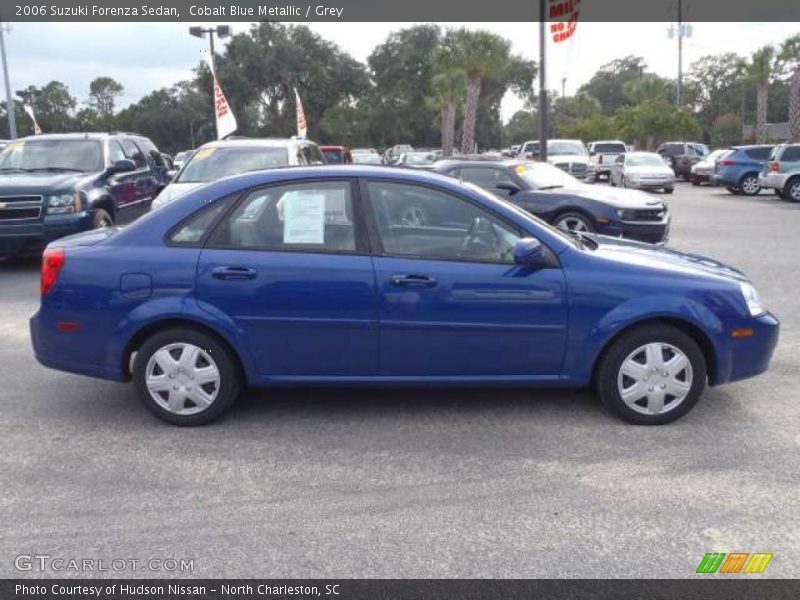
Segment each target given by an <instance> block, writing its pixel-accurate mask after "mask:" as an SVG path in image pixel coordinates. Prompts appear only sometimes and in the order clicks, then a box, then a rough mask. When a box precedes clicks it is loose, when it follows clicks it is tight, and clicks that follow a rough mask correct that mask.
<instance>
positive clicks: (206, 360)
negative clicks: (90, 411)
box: [133, 328, 241, 425]
mask: <svg viewBox="0 0 800 600" xmlns="http://www.w3.org/2000/svg"><path fill="white" fill-rule="evenodd" d="M133 380H134V384H135V386H136V391H137V393H138V395H139V398H140V400H141V401H142V402H143V403H144V405H145V407H147V409H148V410H149V411H150V412H152V413H153V414H155V415H156V416H157V417H159V418H160V419H163V420H164V421H167V422H168V423H172V424H173V425H205V424H207V423H210V422H211V421H213V420H215V419H217V418H218V417H219V416H220V415H222V413H224V412H225V411H226V410H228V409H229V408H230V407H231V406H232V405H233V403H234V402H235V401H236V399H237V397H238V396H239V390H240V387H241V376H240V375H239V369H238V368H237V364H236V360H235V358H234V356H233V355H232V354H231V352H230V351H229V350H228V349H227V348H226V347H225V346H224V345H222V344H220V343H219V342H218V341H217V340H216V339H215V338H214V337H212V336H210V335H208V334H206V333H203V332H201V331H197V330H195V329H189V328H186V329H170V330H167V331H162V332H160V333H157V334H155V335H153V336H152V337H150V338H149V339H148V340H147V341H145V343H144V344H142V346H141V348H139V351H138V352H137V354H136V360H135V361H134V366H133Z"/></svg>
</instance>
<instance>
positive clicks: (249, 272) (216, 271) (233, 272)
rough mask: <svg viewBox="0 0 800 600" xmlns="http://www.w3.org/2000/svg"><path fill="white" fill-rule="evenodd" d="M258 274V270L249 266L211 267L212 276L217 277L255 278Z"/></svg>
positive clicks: (228, 278) (231, 278)
mask: <svg viewBox="0 0 800 600" xmlns="http://www.w3.org/2000/svg"><path fill="white" fill-rule="evenodd" d="M256 275H258V271H256V270H255V269H250V268H249V267H237V266H224V267H214V268H213V269H211V276H212V277H213V278H215V279H227V280H237V279H238V280H241V279H255V278H256Z"/></svg>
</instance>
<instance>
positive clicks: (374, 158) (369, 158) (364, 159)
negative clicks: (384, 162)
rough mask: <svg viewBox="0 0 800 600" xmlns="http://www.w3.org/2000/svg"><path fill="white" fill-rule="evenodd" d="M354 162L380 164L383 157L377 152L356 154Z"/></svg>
mask: <svg viewBox="0 0 800 600" xmlns="http://www.w3.org/2000/svg"><path fill="white" fill-rule="evenodd" d="M353 162H354V163H356V164H358V165H379V164H381V157H380V156H378V155H377V154H354V155H353Z"/></svg>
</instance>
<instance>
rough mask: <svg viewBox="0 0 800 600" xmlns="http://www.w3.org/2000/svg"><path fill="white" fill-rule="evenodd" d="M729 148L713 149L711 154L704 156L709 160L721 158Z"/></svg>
mask: <svg viewBox="0 0 800 600" xmlns="http://www.w3.org/2000/svg"><path fill="white" fill-rule="evenodd" d="M728 152H730V150H714V151H713V152H712V153H711V154H709V155H708V156H706V160H707V161H709V162H714V161H717V160H719V159H721V158H722V157H723V156H725V155H726V154H727V153H728Z"/></svg>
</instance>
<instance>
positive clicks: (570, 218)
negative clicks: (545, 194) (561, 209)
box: [553, 212, 595, 233]
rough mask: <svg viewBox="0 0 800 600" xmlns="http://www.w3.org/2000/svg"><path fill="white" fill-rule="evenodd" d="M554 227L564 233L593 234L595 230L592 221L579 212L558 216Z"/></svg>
mask: <svg viewBox="0 0 800 600" xmlns="http://www.w3.org/2000/svg"><path fill="white" fill-rule="evenodd" d="M553 225H554V226H556V227H558V228H559V229H563V230H564V231H576V232H585V233H592V232H594V229H595V228H594V224H593V223H592V222H591V220H590V219H589V218H588V217H587V216H586V215H582V214H581V213H578V212H568V213H564V214H561V215H558V216H557V217H556V218H555V220H554V221H553Z"/></svg>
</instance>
